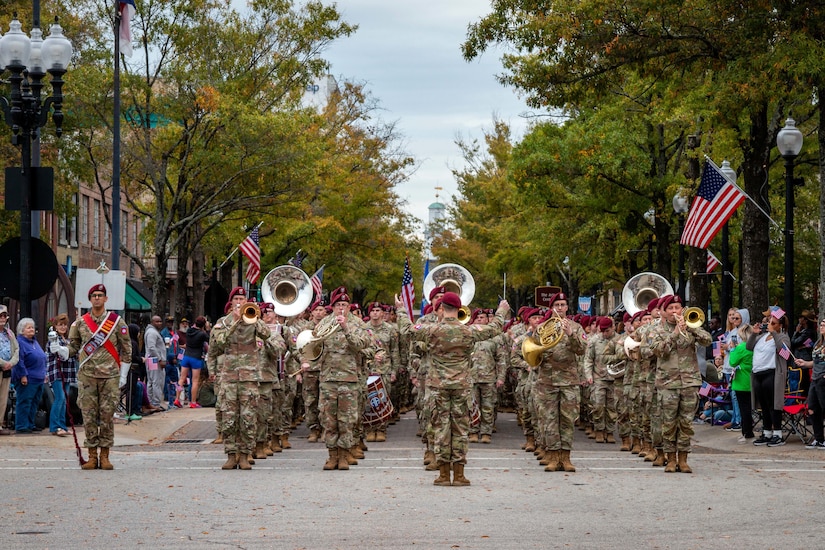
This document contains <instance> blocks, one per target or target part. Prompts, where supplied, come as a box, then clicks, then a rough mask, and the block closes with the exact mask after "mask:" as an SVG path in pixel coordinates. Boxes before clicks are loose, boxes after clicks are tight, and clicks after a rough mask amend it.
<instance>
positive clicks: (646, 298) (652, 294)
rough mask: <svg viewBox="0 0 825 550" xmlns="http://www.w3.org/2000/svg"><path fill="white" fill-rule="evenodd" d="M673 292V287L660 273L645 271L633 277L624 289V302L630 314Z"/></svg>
mask: <svg viewBox="0 0 825 550" xmlns="http://www.w3.org/2000/svg"><path fill="white" fill-rule="evenodd" d="M668 294H673V287H672V286H670V283H669V282H668V281H667V279H665V278H664V277H662V276H661V275H659V274H658V273H651V272H649V271H643V272H642V273H638V274H636V275H634V276H633V277H631V278H630V279H629V280H628V281H627V283H625V285H624V288H623V289H622V304H624V310H625V311H626V312H627V313H629V314H630V315H635V314H636V313H638V312H640V311H642V310H643V309H647V305H648V304H649V303H650V301H651V300H653V299H656V298H661V297H662V296H666V295H668Z"/></svg>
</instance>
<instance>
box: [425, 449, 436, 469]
mask: <svg viewBox="0 0 825 550" xmlns="http://www.w3.org/2000/svg"><path fill="white" fill-rule="evenodd" d="M430 462H435V453H434V452H432V451H431V450H429V449H427V450H426V451H424V466H426V465H427V464H429V463H430Z"/></svg>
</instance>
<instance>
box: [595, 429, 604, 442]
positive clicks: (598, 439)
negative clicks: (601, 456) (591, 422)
mask: <svg viewBox="0 0 825 550" xmlns="http://www.w3.org/2000/svg"><path fill="white" fill-rule="evenodd" d="M596 443H604V430H596Z"/></svg>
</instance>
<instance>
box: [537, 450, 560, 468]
mask: <svg viewBox="0 0 825 550" xmlns="http://www.w3.org/2000/svg"><path fill="white" fill-rule="evenodd" d="M554 452H555V451H551V450H549V449H544V451H543V452H542V453H541V460H539V464H541V465H542V466H547V465H548V464H552V460H553V453H554ZM556 459H557V460H558V457H556Z"/></svg>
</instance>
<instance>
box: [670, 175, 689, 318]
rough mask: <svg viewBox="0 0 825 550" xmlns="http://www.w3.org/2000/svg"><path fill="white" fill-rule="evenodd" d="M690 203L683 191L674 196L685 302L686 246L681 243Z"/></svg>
mask: <svg viewBox="0 0 825 550" xmlns="http://www.w3.org/2000/svg"><path fill="white" fill-rule="evenodd" d="M689 206H690V205H689V203H688V199H687V197H685V196H684V195H683V194H682V193H681V191H680V192H679V193H676V194H675V195H673V211H674V212H675V213H676V215H677V216H678V218H679V241H680V242H679V291H678V294H679V298H681V299H682V301H683V302H684V301H685V245H683V244H682V243H681V235H682V231H684V230H685V214H687V211H688V208H689Z"/></svg>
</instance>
